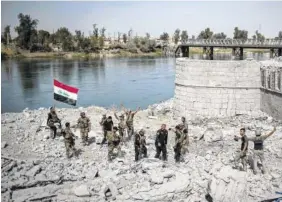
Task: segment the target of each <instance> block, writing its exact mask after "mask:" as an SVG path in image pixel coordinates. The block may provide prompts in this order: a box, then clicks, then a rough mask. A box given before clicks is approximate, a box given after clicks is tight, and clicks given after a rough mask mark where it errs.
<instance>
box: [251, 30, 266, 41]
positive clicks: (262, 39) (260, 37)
mask: <svg viewBox="0 0 282 202" xmlns="http://www.w3.org/2000/svg"><path fill="white" fill-rule="evenodd" d="M253 39H256V40H259V41H264V39H265V37H264V36H263V35H262V34H261V33H259V32H258V30H256V32H255V35H253Z"/></svg>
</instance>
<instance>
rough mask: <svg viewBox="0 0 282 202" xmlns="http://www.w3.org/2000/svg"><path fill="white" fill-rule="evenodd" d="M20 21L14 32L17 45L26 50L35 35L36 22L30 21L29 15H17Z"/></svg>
mask: <svg viewBox="0 0 282 202" xmlns="http://www.w3.org/2000/svg"><path fill="white" fill-rule="evenodd" d="M18 19H19V21H20V24H19V26H17V27H15V31H16V32H17V33H18V45H19V46H20V47H22V48H25V49H28V48H30V47H31V45H32V44H31V43H32V40H33V38H34V36H35V33H36V26H37V24H38V20H32V18H31V17H30V16H29V15H23V14H22V13H20V14H19V15H18Z"/></svg>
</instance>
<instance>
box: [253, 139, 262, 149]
mask: <svg viewBox="0 0 282 202" xmlns="http://www.w3.org/2000/svg"><path fill="white" fill-rule="evenodd" d="M254 150H263V140H261V139H259V138H258V139H256V140H255V141H254Z"/></svg>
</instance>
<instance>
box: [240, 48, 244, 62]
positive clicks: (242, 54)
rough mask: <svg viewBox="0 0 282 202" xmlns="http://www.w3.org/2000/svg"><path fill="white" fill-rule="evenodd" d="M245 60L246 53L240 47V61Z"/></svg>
mask: <svg viewBox="0 0 282 202" xmlns="http://www.w3.org/2000/svg"><path fill="white" fill-rule="evenodd" d="M243 59H244V51H243V48H242V47H240V60H243Z"/></svg>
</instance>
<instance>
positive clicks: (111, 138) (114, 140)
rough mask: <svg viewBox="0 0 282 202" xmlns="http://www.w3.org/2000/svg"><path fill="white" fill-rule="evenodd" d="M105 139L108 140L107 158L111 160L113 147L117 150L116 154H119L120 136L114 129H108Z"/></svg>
mask: <svg viewBox="0 0 282 202" xmlns="http://www.w3.org/2000/svg"><path fill="white" fill-rule="evenodd" d="M107 140H108V160H109V161H111V160H112V156H113V155H114V154H113V151H114V149H115V148H116V149H117V150H118V156H120V155H121V147H120V137H119V135H118V134H117V133H116V130H114V131H108V133H107Z"/></svg>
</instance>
